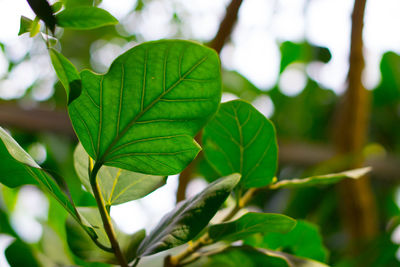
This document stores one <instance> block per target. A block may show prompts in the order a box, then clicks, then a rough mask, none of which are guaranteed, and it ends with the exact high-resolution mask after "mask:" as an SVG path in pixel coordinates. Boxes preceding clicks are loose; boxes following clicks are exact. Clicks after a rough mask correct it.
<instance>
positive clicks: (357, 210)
mask: <svg viewBox="0 0 400 267" xmlns="http://www.w3.org/2000/svg"><path fill="white" fill-rule="evenodd" d="M365 5H366V0H355V2H354V8H353V13H352V26H351V27H352V28H351V48H350V59H349V62H350V66H349V73H348V77H347V79H348V80H347V82H348V87H347V90H346V92H345V94H344V96H343V99H342V102H341V103H339V105H338V110H339V111H340V112H339V113H338V117H337V119H338V121H337V127H336V129H337V132H336V134H335V143H336V150H337V152H338V154H352V155H354V156H353V157H351V158H350V159H349V160H348V162H347V163H348V165H347V166H346V168H348V169H350V168H357V167H360V166H362V165H363V161H364V159H363V155H362V149H363V147H364V145H365V143H366V139H367V129H368V120H369V113H370V111H369V110H370V103H369V102H370V101H369V94H368V92H367V90H366V89H365V88H364V87H363V85H362V72H363V69H364V57H363V53H362V52H363V51H362V50H363V40H362V31H363V25H364V23H363V21H364V11H365ZM338 188H339V195H340V199H341V210H342V214H343V216H342V218H343V221H344V225H345V227H346V228H347V231H348V232H349V235H350V241H351V246H352V249H353V251H354V252H356V253H357V252H358V251H359V250H360V249H361V246H360V245H362V244H364V243H365V242H366V241H368V240H370V239H372V238H373V237H374V236H375V235H376V234H377V229H378V223H377V222H378V220H377V211H376V203H375V199H374V195H373V193H372V189H371V185H370V182H369V179H368V178H367V177H364V178H362V179H359V180H346V181H342V182H341V183H340V184H339V186H338Z"/></svg>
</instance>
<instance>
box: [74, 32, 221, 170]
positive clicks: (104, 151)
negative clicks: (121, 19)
mask: <svg viewBox="0 0 400 267" xmlns="http://www.w3.org/2000/svg"><path fill="white" fill-rule="evenodd" d="M219 68H220V66H219V59H218V56H217V54H216V53H215V52H214V51H213V50H211V49H209V48H206V47H204V46H201V45H199V44H196V43H193V42H188V41H178V40H169V41H156V42H149V43H144V44H142V45H138V46H136V47H134V48H132V49H130V50H129V51H127V52H126V53H124V54H122V55H121V56H119V57H118V58H117V59H116V60H115V61H114V62H113V64H112V65H111V67H110V69H109V71H108V72H107V74H105V75H98V74H95V73H93V72H90V71H88V70H85V71H83V72H81V78H82V94H81V96H80V97H78V98H77V99H76V100H75V101H73V102H72V103H71V104H70V105H69V114H70V117H71V120H72V124H73V126H74V129H75V131H76V133H77V135H78V137H79V140H80V141H81V143H82V145H83V147H84V148H85V150H86V151H87V152H88V154H89V155H90V156H91V157H92V158H93V159H94V160H95V161H96V163H97V164H104V165H109V166H114V167H118V168H123V169H127V170H130V171H135V172H140V173H146V174H153V175H170V174H176V173H179V172H181V171H182V170H183V169H184V168H185V167H186V166H187V165H188V164H189V163H190V162H191V161H192V160H193V158H194V157H195V156H196V155H197V153H198V152H199V150H200V147H199V145H198V144H197V143H196V142H195V141H194V140H193V136H194V135H195V134H196V133H197V132H198V131H199V130H200V129H201V127H203V125H204V124H205V123H206V122H207V121H208V119H209V118H210V116H212V115H213V114H214V112H215V111H216V109H217V107H218V104H219V101H220V97H221V81H220V69H219Z"/></svg>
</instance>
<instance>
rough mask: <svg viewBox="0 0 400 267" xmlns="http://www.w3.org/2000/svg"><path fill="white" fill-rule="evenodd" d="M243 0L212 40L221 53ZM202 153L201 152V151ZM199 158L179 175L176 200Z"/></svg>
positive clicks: (231, 9)
mask: <svg viewBox="0 0 400 267" xmlns="http://www.w3.org/2000/svg"><path fill="white" fill-rule="evenodd" d="M242 2H243V0H232V1H231V3H230V4H229V6H228V7H227V8H226V13H225V17H224V19H223V20H222V21H221V24H220V25H219V29H218V32H217V34H216V35H215V37H214V39H213V40H212V41H211V42H210V44H209V47H211V48H213V49H214V50H215V51H217V53H218V54H219V53H220V52H221V50H222V47H223V46H224V45H225V43H226V41H227V40H228V38H229V36H230V35H231V33H232V30H233V27H234V26H235V24H236V21H237V18H238V12H239V8H240V5H241V4H242ZM201 133H202V132H200V133H199V134H198V135H197V136H196V141H197V142H198V143H199V144H201V136H202V135H201ZM200 153H201V152H200ZM199 157H201V154H199V156H198V157H197V159H198V158H199ZM197 159H196V160H194V161H193V162H192V163H190V164H189V165H188V166H187V167H186V169H185V170H183V172H181V174H180V175H179V184H178V190H177V192H176V202H177V203H178V202H179V201H182V200H184V199H185V197H186V188H187V186H188V184H189V182H190V179H191V178H192V175H193V171H194V169H195V167H196V164H197Z"/></svg>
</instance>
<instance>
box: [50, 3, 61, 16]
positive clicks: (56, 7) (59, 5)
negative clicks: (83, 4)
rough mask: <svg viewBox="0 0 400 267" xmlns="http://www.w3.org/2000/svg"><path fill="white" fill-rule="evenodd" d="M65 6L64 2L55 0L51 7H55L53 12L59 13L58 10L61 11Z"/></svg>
mask: <svg viewBox="0 0 400 267" xmlns="http://www.w3.org/2000/svg"><path fill="white" fill-rule="evenodd" d="M62 7H63V3H62V2H55V3H54V4H53V5H52V6H51V9H53V13H57V12H58V11H60V10H61V9H62Z"/></svg>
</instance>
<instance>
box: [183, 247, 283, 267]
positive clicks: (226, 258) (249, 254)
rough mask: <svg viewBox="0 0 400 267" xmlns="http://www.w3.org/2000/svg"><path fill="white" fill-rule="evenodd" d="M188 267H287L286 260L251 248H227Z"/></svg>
mask: <svg viewBox="0 0 400 267" xmlns="http://www.w3.org/2000/svg"><path fill="white" fill-rule="evenodd" d="M187 266H189V267H200V266H201V267H214V266H223V267H237V266H246V267H259V266H268V267H289V266H290V265H289V264H288V263H287V262H286V260H284V259H282V258H281V257H277V256H271V255H267V254H265V253H262V252H260V251H258V250H256V249H254V248H252V247H248V246H242V247H228V248H226V249H224V250H223V251H221V252H219V253H216V254H213V255H210V256H207V257H202V258H200V260H198V261H195V262H194V263H191V264H189V265H187Z"/></svg>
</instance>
